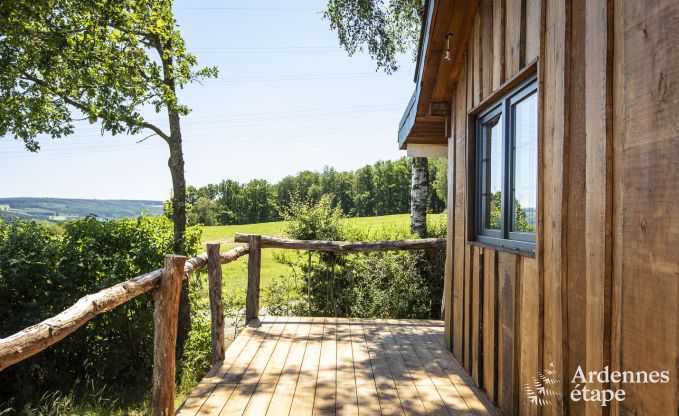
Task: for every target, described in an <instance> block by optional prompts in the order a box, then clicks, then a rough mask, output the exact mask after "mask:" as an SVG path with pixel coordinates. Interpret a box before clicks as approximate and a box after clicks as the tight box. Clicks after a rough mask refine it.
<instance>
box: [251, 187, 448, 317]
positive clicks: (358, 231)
mask: <svg viewBox="0 0 679 416" xmlns="http://www.w3.org/2000/svg"><path fill="white" fill-rule="evenodd" d="M284 217H285V219H286V220H287V221H289V225H288V227H287V229H286V233H287V235H288V236H289V237H291V238H294V239H301V240H352V241H369V240H395V239H406V238H414V237H413V235H411V234H410V232H409V231H407V230H405V229H398V228H393V229H362V228H355V227H350V226H348V225H344V224H343V222H342V221H341V220H342V214H341V211H340V210H339V209H338V208H337V207H335V206H334V205H333V204H332V196H331V195H328V196H324V197H322V198H321V200H320V201H319V202H318V203H317V204H310V203H295V204H293V205H292V207H291V209H290V210H288V211H287V212H286V213H285V215H284ZM445 227H446V224H445V221H439V222H435V223H431V224H429V232H430V235H432V236H442V235H445ZM277 261H279V262H280V263H282V264H285V265H287V266H288V269H289V272H288V273H287V274H286V275H283V276H281V277H279V278H278V279H276V280H275V281H274V283H273V284H272V285H271V286H270V287H269V289H268V290H267V291H266V292H265V294H264V300H265V302H266V304H267V308H268V309H269V311H271V312H272V313H274V314H292V315H298V314H310V315H318V316H353V317H375V318H438V317H439V315H440V308H441V295H442V291H443V268H444V263H445V253H443V252H428V251H421V252H380V253H363V254H350V255H341V256H340V255H337V254H334V253H327V252H297V253H296V254H289V255H280V256H278V257H277ZM298 282H299V283H298Z"/></svg>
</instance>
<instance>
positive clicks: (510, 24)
mask: <svg viewBox="0 0 679 416" xmlns="http://www.w3.org/2000/svg"><path fill="white" fill-rule="evenodd" d="M505 1H506V3H505V11H506V16H505V45H504V46H505V65H506V68H505V70H506V72H505V76H506V77H507V78H511V77H512V75H514V74H516V73H517V72H519V70H520V69H521V36H522V34H521V30H522V25H521V13H522V7H521V4H522V0H505Z"/></svg>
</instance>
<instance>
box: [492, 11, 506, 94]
mask: <svg viewBox="0 0 679 416" xmlns="http://www.w3.org/2000/svg"><path fill="white" fill-rule="evenodd" d="M505 79H506V78H505V0H493V91H495V90H496V89H497V88H499V87H500V85H502V84H503V83H504V82H505Z"/></svg>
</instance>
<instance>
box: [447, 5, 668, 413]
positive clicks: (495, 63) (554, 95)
mask: <svg viewBox="0 0 679 416" xmlns="http://www.w3.org/2000/svg"><path fill="white" fill-rule="evenodd" d="M477 10H478V11H477V15H476V16H475V18H474V19H473V20H472V27H471V32H470V36H469V43H468V45H467V50H466V52H465V53H464V54H463V55H462V56H459V57H458V59H462V60H464V62H463V65H462V68H463V70H462V71H461V74H460V77H459V78H458V81H457V84H456V86H455V91H454V93H453V99H452V105H451V113H452V114H451V123H452V125H451V132H452V133H451V137H450V139H449V163H450V170H449V172H450V178H449V186H450V188H449V201H450V210H449V229H448V230H449V237H448V238H449V251H448V253H449V257H450V259H449V263H448V269H447V272H446V289H445V292H446V294H445V296H446V299H447V302H448V301H449V303H448V305H449V306H450V307H447V308H446V319H448V320H449V322H448V326H447V329H448V331H447V332H446V334H445V337H446V342H448V344H449V345H450V346H451V350H452V351H453V354H454V355H455V356H456V357H457V359H458V360H459V361H460V362H461V363H462V364H463V365H464V367H465V368H466V369H467V371H469V372H470V374H471V376H472V378H473V380H474V382H475V383H476V384H477V385H479V386H480V387H481V388H482V389H484V390H485V391H486V393H487V394H488V396H489V397H490V398H491V400H493V402H494V403H495V404H496V405H497V406H498V407H499V408H500V409H501V410H502V412H503V414H505V415H513V414H521V415H524V414H527V415H537V414H542V415H565V414H570V415H580V414H588V415H589V414H594V415H602V414H609V413H610V414H614V415H620V414H622V415H626V414H679V377H677V375H679V323H678V322H679V278H678V276H679V261H678V260H677V258H678V257H677V254H676V253H677V247H679V226H677V218H679V186H677V184H678V183H679V122H677V117H676V103H677V102H679V88H676V85H677V84H679V66H677V65H676V63H677V62H679V34H678V31H679V25H677V24H676V22H677V21H676V16H678V15H679V3H677V2H676V1H672V0H657V1H655V2H638V1H634V0H545V1H541V0H480V1H479V7H478V8H477ZM538 56H539V62H538V65H537V73H538V83H539V91H540V95H539V101H538V102H539V108H540V110H539V118H538V123H539V131H540V135H539V139H538V160H539V162H538V166H539V168H538V169H539V170H538V178H539V183H538V233H537V244H536V254H535V256H534V257H530V256H524V255H519V254H515V253H509V252H506V251H499V250H496V249H492V248H488V247H483V246H480V245H477V244H475V243H470V241H472V240H473V237H474V236H473V222H472V220H473V218H472V217H471V216H470V213H471V212H472V210H473V205H472V201H473V195H474V189H473V188H474V177H473V175H474V170H473V169H469V167H470V166H473V164H474V161H473V158H474V138H473V134H472V133H473V128H472V127H473V124H471V123H473V118H472V117H470V116H468V113H469V112H470V111H471V110H472V109H474V108H475V107H476V106H478V105H479V103H482V102H483V100H484V99H486V98H488V97H491V96H492V95H493V93H494V91H497V90H498V89H499V88H501V87H502V85H503V84H505V83H506V82H508V81H511V79H512V77H514V76H515V75H516V74H517V73H518V72H520V71H521V70H522V69H523V68H525V67H526V66H527V65H530V64H531V62H533V61H535V60H536V59H537V58H538ZM550 365H553V366H554V369H555V370H556V373H557V375H558V376H559V377H560V379H561V383H560V385H559V386H557V388H558V389H559V390H560V393H561V394H560V395H558V396H557V397H556V398H554V400H553V401H552V403H551V404H550V405H549V406H543V407H538V406H535V405H533V404H532V403H530V401H529V398H528V397H527V395H526V393H525V390H524V389H523V386H524V384H526V383H529V382H530V380H531V378H532V377H534V376H535V374H536V373H537V372H538V371H542V370H543V369H545V368H547V367H548V366H550ZM607 365H608V366H610V367H611V369H620V370H634V371H639V370H647V371H650V370H658V371H662V370H669V371H670V374H671V377H670V378H671V380H670V382H669V383H665V384H643V383H640V384H626V385H624V386H619V385H612V386H590V387H603V388H607V387H610V388H620V387H622V388H624V389H625V391H626V393H627V396H626V397H627V398H626V399H625V401H624V402H622V403H612V404H611V406H610V407H609V408H602V407H601V406H600V405H599V404H596V403H595V404H593V405H592V404H591V403H590V404H589V405H585V403H583V402H580V403H576V402H572V401H570V400H569V394H570V388H571V387H572V386H571V384H570V377H571V376H572V375H573V373H574V372H575V369H576V368H577V367H578V366H583V368H584V369H585V370H586V371H588V370H594V371H600V370H602V369H603V368H604V367H605V366H607Z"/></svg>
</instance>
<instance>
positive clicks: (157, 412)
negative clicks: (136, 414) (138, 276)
mask: <svg viewBox="0 0 679 416" xmlns="http://www.w3.org/2000/svg"><path fill="white" fill-rule="evenodd" d="M185 263H186V257H184V256H177V255H173V254H168V255H167V256H166V257H165V268H164V269H163V277H162V279H161V280H160V285H159V286H158V289H156V291H155V292H154V294H153V298H154V301H155V309H154V311H153V324H154V327H155V330H154V340H153V398H152V403H151V406H152V412H153V415H154V416H169V415H173V414H174V388H175V364H176V362H175V350H176V344H177V325H178V322H179V294H180V293H181V289H182V280H183V279H184V265H185Z"/></svg>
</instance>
